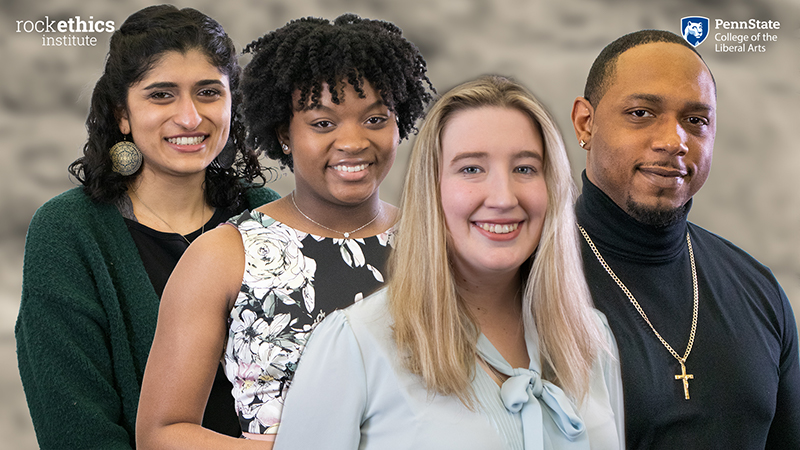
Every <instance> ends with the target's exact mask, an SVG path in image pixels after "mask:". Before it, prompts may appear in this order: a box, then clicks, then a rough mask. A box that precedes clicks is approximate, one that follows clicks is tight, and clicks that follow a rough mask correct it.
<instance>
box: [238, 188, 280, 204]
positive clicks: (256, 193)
mask: <svg viewBox="0 0 800 450" xmlns="http://www.w3.org/2000/svg"><path fill="white" fill-rule="evenodd" d="M279 198H281V196H280V195H279V194H278V193H277V192H275V191H273V190H272V189H270V188H267V187H258V188H250V189H248V190H247V191H245V202H246V203H247V208H248V209H255V208H258V207H259V206H261V205H265V204H267V203H270V202H273V201H275V200H277V199H279Z"/></svg>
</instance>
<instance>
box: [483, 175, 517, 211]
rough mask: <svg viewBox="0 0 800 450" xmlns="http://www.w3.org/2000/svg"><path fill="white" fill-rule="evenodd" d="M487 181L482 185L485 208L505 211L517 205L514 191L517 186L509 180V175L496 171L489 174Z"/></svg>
mask: <svg viewBox="0 0 800 450" xmlns="http://www.w3.org/2000/svg"><path fill="white" fill-rule="evenodd" d="M487 181H488V182H487V183H484V189H485V195H486V200H484V205H485V206H486V207H489V208H495V209H501V210H506V209H511V208H514V207H516V206H517V205H519V199H518V197H517V191H516V189H517V187H518V186H517V185H516V183H514V180H513V179H512V178H511V174H508V173H504V172H498V171H496V172H494V173H492V174H490V176H489V178H488V179H487Z"/></svg>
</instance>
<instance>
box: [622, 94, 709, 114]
mask: <svg viewBox="0 0 800 450" xmlns="http://www.w3.org/2000/svg"><path fill="white" fill-rule="evenodd" d="M627 100H643V101H646V102H649V103H653V104H655V105H662V104H663V103H664V102H665V100H664V97H662V96H660V95H655V94H631V95H629V96H628V97H627ZM684 109H687V110H690V111H713V110H714V108H713V107H712V106H711V105H709V104H707V103H703V102H688V103H686V105H684Z"/></svg>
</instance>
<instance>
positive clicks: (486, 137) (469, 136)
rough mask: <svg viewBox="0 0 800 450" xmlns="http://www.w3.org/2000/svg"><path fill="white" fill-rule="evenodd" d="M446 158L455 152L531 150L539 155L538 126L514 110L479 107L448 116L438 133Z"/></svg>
mask: <svg viewBox="0 0 800 450" xmlns="http://www.w3.org/2000/svg"><path fill="white" fill-rule="evenodd" d="M441 142H442V151H443V154H444V156H445V158H446V159H447V158H448V157H452V155H454V154H457V153H459V152H475V151H483V152H487V153H495V152H500V151H501V150H508V151H510V152H516V151H520V150H526V151H532V152H534V153H537V154H539V156H542V155H543V153H544V150H543V148H542V147H543V145H542V137H541V133H540V132H539V127H538V125H537V124H536V123H535V122H534V121H533V120H532V119H531V118H530V117H529V116H528V115H527V114H525V113H523V112H522V111H520V110H519V109H517V108H509V107H503V106H480V107H476V108H466V109H462V110H459V111H456V112H454V113H452V115H451V116H450V118H449V119H448V120H447V122H446V123H445V124H444V127H443V129H442V131H441Z"/></svg>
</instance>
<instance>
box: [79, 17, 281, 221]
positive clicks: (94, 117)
mask: <svg viewBox="0 0 800 450" xmlns="http://www.w3.org/2000/svg"><path fill="white" fill-rule="evenodd" d="M194 49H197V50H200V51H201V52H202V53H204V54H205V55H206V56H207V57H208V59H209V62H210V63H211V64H212V65H214V66H215V67H216V68H217V69H219V70H220V72H221V73H223V74H224V75H226V76H227V77H228V80H229V85H230V90H231V96H232V99H231V102H232V105H231V107H232V114H231V128H230V135H229V138H228V142H227V144H226V146H234V147H235V152H236V159H235V161H234V164H233V165H232V166H231V167H230V168H223V167H220V165H219V164H214V163H212V164H211V165H210V166H209V167H208V168H207V169H206V177H205V198H206V201H207V202H208V204H209V205H211V206H213V207H222V208H228V207H233V206H236V205H238V204H239V202H240V201H241V200H242V198H243V196H242V194H243V193H244V191H245V190H247V189H249V188H250V187H253V186H260V185H263V184H264V182H265V180H264V176H263V175H262V174H261V165H260V164H259V162H258V154H257V152H255V151H254V150H252V149H250V148H248V147H246V142H245V129H244V125H243V124H242V120H241V116H240V115H239V114H237V113H236V111H237V109H238V107H239V105H240V104H241V98H242V95H241V91H240V90H239V81H240V78H241V73H242V69H241V68H240V67H239V63H238V61H237V53H236V48H235V47H234V45H233V41H232V40H231V39H230V38H229V37H228V35H227V34H226V33H225V30H223V29H222V26H221V25H220V24H219V23H217V21H215V20H214V19H212V18H210V17H208V16H206V15H205V14H203V13H201V12H200V11H197V10H195V9H192V8H184V9H180V10H179V9H178V8H176V7H174V6H172V5H158V6H150V7H147V8H144V9H142V10H140V11H137V12H135V13H134V14H132V15H131V16H129V17H128V18H127V19H126V20H125V23H123V24H122V26H121V27H120V28H119V29H118V30H117V31H115V32H114V34H113V35H112V36H111V43H110V46H109V50H108V55H107V57H106V63H105V69H104V71H103V75H102V76H101V77H100V79H99V80H98V81H97V84H96V85H95V87H94V91H93V92H92V99H91V106H90V109H89V117H87V118H86V129H87V131H88V133H89V138H88V140H87V141H86V145H84V147H83V156H82V157H80V158H78V159H77V160H75V162H73V163H72V164H70V166H69V172H70V173H71V174H72V175H73V176H74V177H75V178H77V179H78V181H80V182H81V184H83V189H84V191H85V192H86V193H87V194H88V195H89V196H90V197H91V198H92V200H94V201H97V202H109V203H110V202H115V201H116V200H118V199H119V198H120V197H121V196H122V195H123V194H124V193H125V191H126V190H127V186H128V184H129V183H130V182H131V181H133V180H134V179H135V178H136V177H137V176H138V175H139V174H140V173H141V169H140V170H139V171H137V172H136V173H135V174H133V175H130V176H123V175H120V174H118V173H116V172H114V171H113V170H111V157H110V156H109V152H108V151H109V149H110V148H111V146H112V145H114V144H115V143H117V142H119V141H121V140H123V138H124V136H123V134H122V132H121V131H120V130H119V125H118V122H117V118H118V117H119V113H120V111H123V110H124V109H125V108H126V107H127V97H128V89H129V88H130V87H131V86H132V85H134V84H135V83H137V82H138V81H140V80H142V78H144V76H145V75H146V74H147V72H148V71H149V70H150V69H151V68H152V67H153V66H154V65H155V64H156V63H158V61H159V58H160V56H161V55H163V54H164V53H165V52H169V51H177V52H180V53H184V54H185V53H186V52H188V51H190V50H194ZM226 150H227V149H226ZM257 179H260V181H257Z"/></svg>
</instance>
